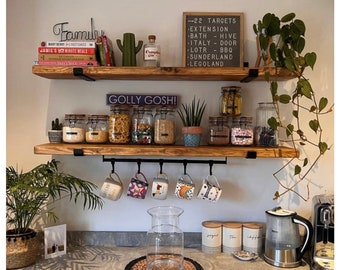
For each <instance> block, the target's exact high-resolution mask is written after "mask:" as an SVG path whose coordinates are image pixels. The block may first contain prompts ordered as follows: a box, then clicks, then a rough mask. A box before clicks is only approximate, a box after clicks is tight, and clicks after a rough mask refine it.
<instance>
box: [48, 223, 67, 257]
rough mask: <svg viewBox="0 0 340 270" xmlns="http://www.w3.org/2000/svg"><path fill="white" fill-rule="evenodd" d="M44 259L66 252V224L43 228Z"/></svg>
mask: <svg viewBox="0 0 340 270" xmlns="http://www.w3.org/2000/svg"><path fill="white" fill-rule="evenodd" d="M44 235H45V237H44V239H45V259H49V258H55V257H58V256H61V255H64V254H66V224H62V225H58V226H52V227H47V228H45V229H44Z"/></svg>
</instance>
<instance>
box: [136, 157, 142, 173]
mask: <svg viewBox="0 0 340 270" xmlns="http://www.w3.org/2000/svg"><path fill="white" fill-rule="evenodd" d="M141 163H142V161H141V160H140V159H138V160H137V165H138V171H137V173H138V174H139V173H140V165H141Z"/></svg>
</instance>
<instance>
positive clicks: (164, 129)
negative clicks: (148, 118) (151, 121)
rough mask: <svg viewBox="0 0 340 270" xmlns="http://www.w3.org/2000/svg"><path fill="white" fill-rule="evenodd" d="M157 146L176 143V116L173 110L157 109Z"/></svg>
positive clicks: (155, 137)
mask: <svg viewBox="0 0 340 270" xmlns="http://www.w3.org/2000/svg"><path fill="white" fill-rule="evenodd" d="M154 126H155V128H154V129H155V135H154V140H155V143H156V144H174V143H175V141H176V126H175V115H174V110H173V109H172V108H167V107H162V108H157V109H156V115H155V125H154Z"/></svg>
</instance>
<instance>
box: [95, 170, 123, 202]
mask: <svg viewBox="0 0 340 270" xmlns="http://www.w3.org/2000/svg"><path fill="white" fill-rule="evenodd" d="M122 193H123V183H122V181H121V180H120V177H119V175H118V174H117V173H111V174H110V176H109V177H107V178H106V179H105V181H104V183H103V185H102V187H101V189H100V192H99V195H100V196H102V197H103V198H106V199H109V200H112V201H117V200H118V199H119V198H120V197H121V195H122Z"/></svg>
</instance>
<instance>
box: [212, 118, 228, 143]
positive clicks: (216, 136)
mask: <svg viewBox="0 0 340 270" xmlns="http://www.w3.org/2000/svg"><path fill="white" fill-rule="evenodd" d="M209 131H210V132H209V137H208V144H211V145H227V144H229V134H230V129H229V126H228V118H227V117H226V116H210V117H209Z"/></svg>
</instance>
